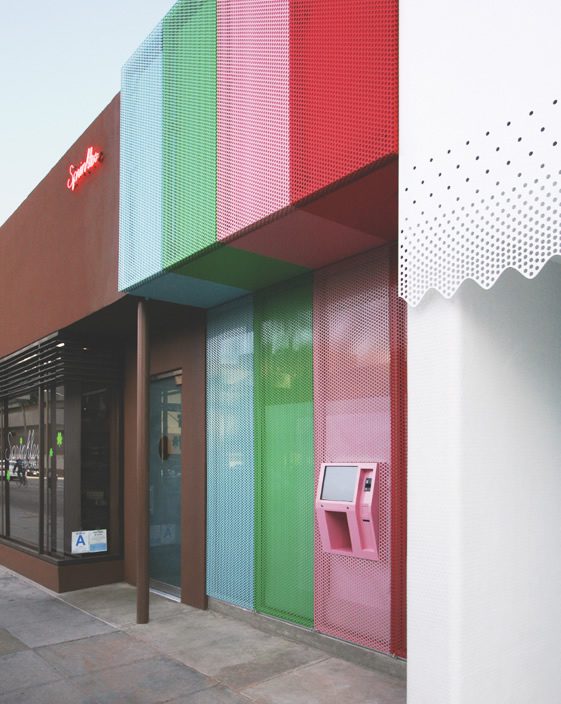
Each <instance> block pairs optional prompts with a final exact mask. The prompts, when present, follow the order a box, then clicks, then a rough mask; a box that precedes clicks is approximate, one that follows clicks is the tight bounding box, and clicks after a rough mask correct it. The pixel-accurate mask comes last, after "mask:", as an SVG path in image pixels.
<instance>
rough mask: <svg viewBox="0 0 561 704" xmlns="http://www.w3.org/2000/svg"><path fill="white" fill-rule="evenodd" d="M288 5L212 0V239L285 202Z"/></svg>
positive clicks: (283, 2)
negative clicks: (214, 202)
mask: <svg viewBox="0 0 561 704" xmlns="http://www.w3.org/2000/svg"><path fill="white" fill-rule="evenodd" d="M289 9H290V6H289V1H288V0H275V1H274V2H271V1H267V2H264V1H263V0H218V7H217V12H218V174H217V176H218V193H217V196H218V198H217V210H218V213H217V217H218V239H223V238H226V237H228V236H229V235H231V234H233V233H235V232H237V231H238V230H241V229H242V228H244V227H247V226H248V225H250V224H251V223H254V222H257V221H258V220H261V219H262V218H264V217H265V216H266V215H270V214H271V213H274V212H275V211H277V210H279V209H280V208H283V207H285V206H287V205H288V203H289V117H290V112H289V75H290V72H289V59H290V54H289V46H290V42H289V26H290V23H289Z"/></svg>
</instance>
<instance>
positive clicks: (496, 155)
mask: <svg viewBox="0 0 561 704" xmlns="http://www.w3.org/2000/svg"><path fill="white" fill-rule="evenodd" d="M559 20H561V9H560V8H559V6H557V5H554V4H552V3H549V2H545V0H542V1H540V2H536V3H532V4H528V3H512V2H508V1H507V0H497V2H493V3H487V2H482V1H478V2H472V3H469V4H467V3H463V4H459V5H455V9H454V12H450V6H449V3H447V2H445V0H430V1H429V2H428V3H415V2H413V0H405V2H403V3H402V4H401V7H400V31H401V42H400V45H401V52H400V54H401V55H400V62H401V63H400V294H401V295H402V296H403V297H404V298H405V299H406V300H407V301H408V302H409V303H411V304H413V305H416V304H417V303H418V302H419V301H420V300H421V298H422V297H423V296H424V294H425V293H426V292H427V291H428V290H429V289H431V288H434V289H436V290H438V291H439V292H440V293H441V294H443V295H444V296H445V297H450V296H452V295H453V294H454V292H455V291H456V290H457V288H458V287H459V286H460V284H461V283H462V282H463V281H465V280H466V279H473V280H475V281H476V282H477V283H478V284H480V285H481V286H482V287H484V288H489V287H491V286H492V285H493V284H494V283H495V281H496V280H497V278H498V277H499V276H500V275H501V273H502V272H503V271H505V269H508V268H514V269H517V270H518V271H519V272H521V273H522V274H523V275H524V276H526V277H528V278H532V277H534V276H535V275H536V274H537V273H538V272H539V271H540V270H541V268H542V267H543V265H544V264H545V263H546V262H547V261H548V260H549V259H550V258H551V257H552V256H554V255H558V254H561V235H560V233H559V226H560V224H561V222H560V220H561V217H560V208H559V201H560V196H561V127H560V125H561V102H560V101H561V81H560V80H559V78H558V69H557V67H558V66H559V64H560V61H561V44H560V43H559V40H558V32H557V27H558V26H559Z"/></svg>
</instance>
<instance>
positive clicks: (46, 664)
mask: <svg viewBox="0 0 561 704" xmlns="http://www.w3.org/2000/svg"><path fill="white" fill-rule="evenodd" d="M0 600H1V601H0V704H5V703H8V702H9V703H10V704H15V703H16V702H20V703H21V704H24V703H25V704H109V703H121V702H130V703H134V704H136V703H138V704H153V703H156V702H162V703H163V702H169V703H170V704H171V703H175V704H181V703H184V704H215V703H216V704H242V703H245V704H249V703H250V702H259V703H262V704H315V703H316V702H317V703H319V702H321V704H331V703H335V702H337V704H343V703H344V704H362V703H364V704H366V703H368V704H404V702H405V683H404V682H403V681H402V680H400V679H397V678H394V677H391V676H390V675H387V674H382V673H378V672H374V671H373V670H370V669H367V668H363V667H360V666H358V665H354V664H351V663H349V662H346V661H345V660H340V659H338V658H334V657H330V656H329V655H328V654H327V653H325V652H324V651H322V650H318V649H315V648H312V647H310V646H308V645H304V644H302V643H296V642H293V641H291V640H288V639H285V638H282V637H279V636H276V635H271V634H268V633H265V632H263V631H260V630H257V629H256V628H253V627H252V626H251V625H248V624H247V623H243V622H242V621H239V620H237V619H233V618H230V617H227V616H224V615H222V614H219V613H216V612H213V611H198V610H196V609H192V608H190V607H188V606H184V605H180V604H176V603H174V602H172V601H169V600H167V599H163V598H161V597H158V596H155V595H151V622H150V623H149V624H148V625H145V626H137V625H135V623H134V621H135V613H136V612H135V590H134V589H133V588H132V587H130V586H128V585H126V584H114V585H108V586H105V587H96V588H93V589H84V590H82V591H79V592H70V593H68V594H65V595H55V594H53V593H51V592H49V591H47V590H45V589H42V588H41V587H37V586H35V585H34V584H33V583H31V582H29V581H28V580H26V579H24V578H23V577H20V576H19V575H16V574H14V573H13V572H10V571H9V570H6V569H4V568H1V567H0Z"/></svg>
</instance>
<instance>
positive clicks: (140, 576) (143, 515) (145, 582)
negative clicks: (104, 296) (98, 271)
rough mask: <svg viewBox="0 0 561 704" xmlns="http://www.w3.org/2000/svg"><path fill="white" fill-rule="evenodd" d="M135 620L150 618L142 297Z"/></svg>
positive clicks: (143, 310)
mask: <svg viewBox="0 0 561 704" xmlns="http://www.w3.org/2000/svg"><path fill="white" fill-rule="evenodd" d="M136 350H137V352H136V356H137V362H136V388H137V406H136V471H137V476H136V491H137V512H136V622H137V623H148V619H149V615H150V614H149V559H150V558H149V525H148V524H149V520H148V512H149V496H148V486H149V477H148V471H149V462H150V460H149V455H148V452H149V437H150V435H149V432H150V428H149V423H150V408H149V403H150V324H149V316H148V310H147V305H146V303H145V301H139V302H138V330H137V346H136Z"/></svg>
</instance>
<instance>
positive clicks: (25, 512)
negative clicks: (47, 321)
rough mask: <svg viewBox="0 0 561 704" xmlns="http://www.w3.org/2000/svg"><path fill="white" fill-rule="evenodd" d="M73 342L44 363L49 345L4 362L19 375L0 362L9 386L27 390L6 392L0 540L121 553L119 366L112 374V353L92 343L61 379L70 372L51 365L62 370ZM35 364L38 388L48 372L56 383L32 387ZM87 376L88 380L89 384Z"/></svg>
mask: <svg viewBox="0 0 561 704" xmlns="http://www.w3.org/2000/svg"><path fill="white" fill-rule="evenodd" d="M68 347H70V344H69V343H68V342H66V343H61V342H58V341H57V340H56V339H55V340H54V341H53V342H52V343H51V347H50V350H49V349H47V352H46V353H45V359H46V361H45V362H42V361H41V360H40V354H41V352H42V349H41V348H39V352H38V353H37V354H31V353H28V352H26V353H22V355H21V362H20V361H19V360H18V359H17V358H16V360H15V362H12V361H10V360H8V362H4V364H5V368H7V369H8V371H12V370H14V369H15V370H16V372H17V375H18V376H17V377H15V375H14V376H11V377H10V376H8V374H7V373H5V376H4V377H2V371H3V370H2V360H0V391H1V390H2V386H3V385H4V388H7V387H8V385H9V384H13V385H14V386H15V384H16V383H17V384H18V385H19V386H20V387H23V388H22V389H21V391H20V392H18V393H12V394H9V395H7V396H5V397H4V398H2V397H1V396H0V536H1V537H2V538H4V539H7V540H11V541H14V542H17V543H18V544H22V545H25V546H26V547H30V548H35V549H36V550H37V551H38V552H41V553H46V554H49V555H52V556H54V557H56V558H59V559H81V558H83V557H85V556H88V557H89V556H91V555H92V554H94V553H96V554H98V555H99V554H110V555H115V554H117V553H118V552H119V551H120V544H121V540H120V530H121V525H120V523H121V521H120V486H121V481H120V474H121V473H120V453H119V449H118V448H119V433H120V425H119V417H120V394H119V392H118V389H119V385H118V367H117V366H116V365H115V366H114V369H113V370H110V371H111V375H110V374H108V372H107V368H106V367H104V363H106V360H109V363H110V362H111V359H112V358H111V357H110V356H109V355H108V354H107V353H105V356H103V357H101V356H100V357H99V358H97V359H96V357H95V355H94V354H89V353H90V348H89V347H86V346H84V345H75V346H74V349H71V350H70V351H69V361H68V366H67V367H66V368H67V369H70V370H71V372H72V374H71V376H70V378H69V379H67V380H61V381H59V378H60V377H62V378H64V373H59V372H58V370H57V373H56V374H54V373H52V372H51V367H49V366H48V365H49V364H51V363H53V364H54V363H59V364H60V366H61V367H62V363H63V362H65V359H64V356H63V355H64V352H65V350H64V348H67V349H68ZM59 350H60V351H59ZM49 352H50V356H48V354H47V353H49ZM70 353H72V358H71V359H70ZM51 360H52V362H51ZM76 360H77V361H76ZM26 362H29V364H28V372H29V377H30V378H29V386H32V384H33V379H34V378H36V377H37V375H38V374H40V373H41V372H43V370H47V371H45V376H47V373H49V374H50V378H51V382H50V383H46V384H41V386H40V387H39V386H37V387H35V388H33V387H32V388H31V389H30V388H29V386H28V387H27V388H25V384H26V383H27V379H26V378H25V366H24V365H25V363H26ZM70 363H72V364H74V365H75V366H74V367H71V366H70ZM78 365H80V366H78ZM81 369H83V374H82V371H81ZM62 371H63V372H64V367H62ZM82 375H83V376H84V377H86V378H88V377H89V380H88V381H80V378H81V376H82ZM96 377H98V378H100V379H104V378H105V382H100V383H96V382H95V381H93V380H92V379H95V378H96ZM14 379H15V381H14ZM107 381H110V383H107ZM94 532H95V535H90V533H94ZM80 535H82V537H80ZM90 538H91V539H92V545H91V546H90V543H89V541H90ZM94 538H95V541H96V542H95V544H94V543H93V540H94ZM90 547H92V549H89V548H90Z"/></svg>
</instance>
